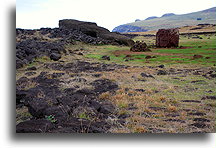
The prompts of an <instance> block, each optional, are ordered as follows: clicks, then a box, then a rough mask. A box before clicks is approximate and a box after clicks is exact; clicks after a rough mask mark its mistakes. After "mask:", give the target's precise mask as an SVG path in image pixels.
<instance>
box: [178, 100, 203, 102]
mask: <svg viewBox="0 0 216 148" xmlns="http://www.w3.org/2000/svg"><path fill="white" fill-rule="evenodd" d="M182 102H192V103H201V101H198V100H182Z"/></svg>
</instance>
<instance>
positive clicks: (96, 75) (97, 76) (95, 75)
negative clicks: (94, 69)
mask: <svg viewBox="0 0 216 148" xmlns="http://www.w3.org/2000/svg"><path fill="white" fill-rule="evenodd" d="M92 76H94V77H96V78H99V77H101V76H102V74H93V75H92Z"/></svg>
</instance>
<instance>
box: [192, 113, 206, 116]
mask: <svg viewBox="0 0 216 148" xmlns="http://www.w3.org/2000/svg"><path fill="white" fill-rule="evenodd" d="M188 115H192V116H205V115H206V113H201V112H195V113H193V112H192V113H188Z"/></svg>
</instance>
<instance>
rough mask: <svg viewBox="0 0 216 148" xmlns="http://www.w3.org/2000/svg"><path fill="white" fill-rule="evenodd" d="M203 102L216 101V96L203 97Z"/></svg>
mask: <svg viewBox="0 0 216 148" xmlns="http://www.w3.org/2000/svg"><path fill="white" fill-rule="evenodd" d="M202 100H216V96H205V97H202Z"/></svg>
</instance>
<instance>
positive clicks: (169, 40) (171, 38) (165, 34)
mask: <svg viewBox="0 0 216 148" xmlns="http://www.w3.org/2000/svg"><path fill="white" fill-rule="evenodd" d="M178 45H179V30H178V29H177V28H175V29H159V30H158V32H157V34H156V46H157V47H165V48H166V47H167V48H170V47H178Z"/></svg>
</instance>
